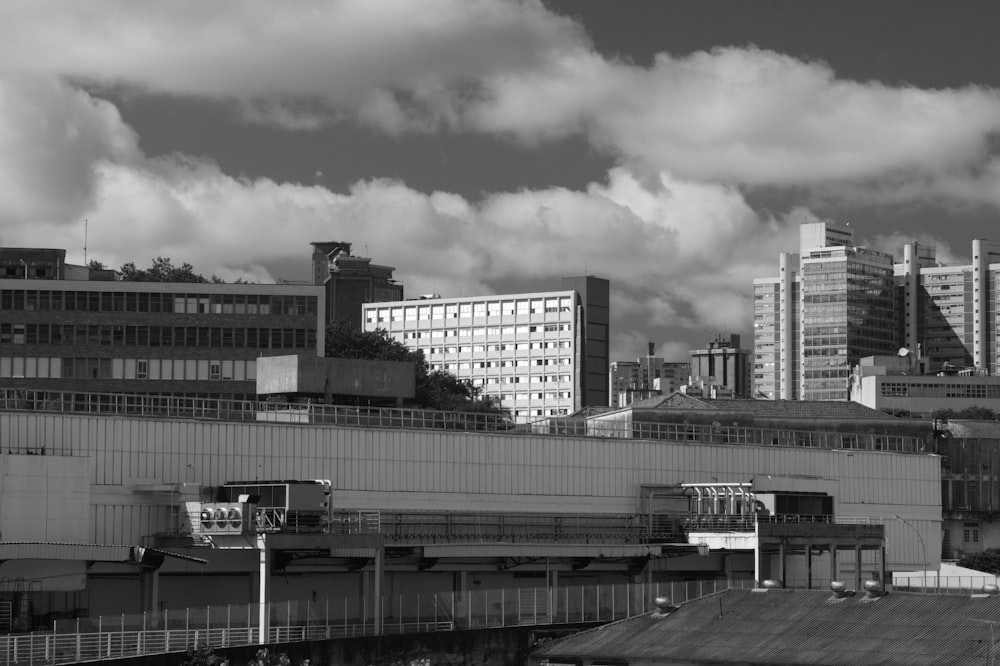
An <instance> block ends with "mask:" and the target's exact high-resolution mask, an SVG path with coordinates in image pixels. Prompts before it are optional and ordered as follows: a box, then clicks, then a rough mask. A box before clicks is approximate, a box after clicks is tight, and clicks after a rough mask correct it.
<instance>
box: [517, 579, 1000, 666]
mask: <svg viewBox="0 0 1000 666" xmlns="http://www.w3.org/2000/svg"><path fill="white" fill-rule="evenodd" d="M991 623H993V624H998V623H1000V596H996V595H993V596H986V595H975V596H972V597H970V596H946V595H924V594H909V593H902V592H896V593H891V594H888V595H885V596H882V597H879V598H876V599H868V598H866V597H864V596H862V595H858V596H855V597H847V598H842V599H837V598H835V597H834V596H833V595H832V594H831V593H830V592H823V591H802V590H797V591H792V590H769V591H767V592H762V591H753V590H729V591H727V592H722V593H720V594H717V595H711V596H709V597H705V598H702V599H699V600H697V601H693V602H689V603H686V604H683V605H681V606H680V607H679V608H678V609H677V610H675V611H674V612H672V613H668V614H659V613H652V614H646V615H642V616H639V617H636V618H632V619H629V620H622V621H620V622H615V623H612V624H608V625H604V626H602V627H599V628H597V629H591V630H588V631H583V632H581V633H578V634H574V635H573V636H569V637H567V638H564V639H561V640H558V641H553V642H551V643H546V644H544V645H542V646H541V647H539V648H538V649H536V650H535V651H534V652H533V653H532V655H531V656H532V658H533V660H534V662H535V663H538V662H539V661H540V660H541V659H548V660H549V662H557V661H562V660H573V659H590V660H594V659H601V660H604V659H608V660H615V661H616V662H621V661H629V660H631V661H639V662H642V663H643V664H650V665H653V664H677V663H685V664H730V663H733V664H821V665H825V664H831V665H832V664H905V665H906V666H923V665H924V664H926V665H927V666H931V665H932V664H935V665H937V664H956V665H957V664H971V663H990V662H989V654H990V652H989V651H990V646H991V629H992V630H993V632H994V633H1000V632H998V631H997V629H1000V627H995V626H994V627H991Z"/></svg>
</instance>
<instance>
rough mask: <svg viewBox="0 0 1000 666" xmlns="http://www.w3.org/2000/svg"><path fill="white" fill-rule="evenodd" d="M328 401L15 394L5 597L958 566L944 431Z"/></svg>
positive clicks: (38, 606) (136, 606) (403, 587)
mask: <svg viewBox="0 0 1000 666" xmlns="http://www.w3.org/2000/svg"><path fill="white" fill-rule="evenodd" d="M718 402H730V401H718ZM84 405H86V406H85V407H84ZM776 406H778V405H774V404H772V407H773V408H774V407H776ZM854 407H855V408H856V409H863V408H861V407H860V406H857V405H855V406H854ZM314 408H315V409H317V410H319V409H323V410H325V411H324V414H323V416H322V418H317V419H316V420H315V422H310V423H274V422H266V421H258V420H257V414H255V413H239V412H236V411H234V410H233V409H232V407H231V406H230V405H228V404H224V403H220V402H215V403H213V402H212V401H203V402H202V403H200V404H197V405H188V406H184V409H177V410H176V411H175V412H174V413H160V414H158V415H156V416H151V415H149V414H147V413H144V412H143V411H142V410H141V409H138V408H136V407H135V406H134V405H132V403H129V402H128V401H127V400H124V399H123V400H122V401H121V402H120V403H118V404H117V405H115V406H110V405H107V404H103V403H100V402H99V401H94V402H90V403H81V410H83V411H73V412H66V411H56V410H54V409H53V408H52V407H51V406H49V405H45V404H42V403H39V402H38V401H34V402H32V403H31V407H30V408H28V407H26V406H24V405H22V404H20V403H17V402H15V401H10V400H6V401H0V440H2V441H3V443H4V445H3V449H2V451H0V470H2V474H3V476H2V478H0V533H2V541H0V555H2V557H0V559H2V560H3V563H2V564H0V579H3V580H7V581H14V580H21V581H24V585H23V586H21V587H20V588H18V589H14V588H13V587H11V585H10V584H9V583H8V584H7V586H6V587H4V586H3V585H0V588H2V589H0V602H4V601H6V602H8V603H13V604H14V607H15V608H22V609H26V610H25V612H27V613H29V614H30V616H31V618H34V619H33V620H32V621H33V622H37V623H39V624H41V625H42V626H45V624H46V622H47V621H48V619H51V618H52V617H56V616H59V617H66V616H87V615H96V614H100V613H115V614H120V613H131V612H138V611H140V610H143V609H144V608H145V609H154V610H155V609H161V608H188V607H197V606H205V605H208V604H236V605H239V604H246V603H248V602H253V601H257V600H265V599H266V600H282V601H284V600H286V599H287V600H296V599H316V598H317V595H320V598H322V597H326V596H329V597H335V598H337V597H367V598H372V597H373V595H374V596H379V595H397V594H415V593H418V592H436V591H451V590H463V589H497V588H511V587H519V586H539V585H541V586H545V585H546V584H548V585H554V586H560V585H569V584H579V583H581V582H587V583H608V582H632V581H637V580H649V581H657V580H693V579H706V578H709V579H719V580H727V581H750V582H751V583H752V582H753V581H759V580H761V579H763V578H781V579H783V580H786V581H788V583H789V584H798V585H804V586H809V585H811V586H814V587H819V586H823V585H826V584H828V583H829V581H830V579H831V578H835V579H840V578H843V579H845V580H856V579H860V578H862V577H863V578H868V577H871V576H872V575H881V573H882V572H883V571H885V572H892V571H900V570H904V571H906V570H913V569H917V568H921V567H926V566H928V565H929V566H930V567H935V566H936V565H937V562H938V553H937V552H936V551H933V550H931V551H927V549H925V548H921V544H922V543H924V542H926V543H930V544H933V543H938V542H939V541H940V538H941V537H940V516H941V514H940V511H941V508H940V507H941V504H940V502H941V485H940V484H941V479H940V460H939V459H938V457H937V456H936V455H933V454H930V453H926V452H924V451H923V447H924V444H925V443H926V441H927V439H926V437H925V435H926V436H929V433H920V432H918V431H916V430H914V431H912V432H909V433H901V432H897V433H896V434H894V435H893V439H890V438H885V437H883V436H880V435H877V434H870V433H869V432H867V431H871V430H874V429H877V428H876V427H875V426H874V425H873V424H871V423H869V424H864V425H865V427H863V428H862V429H861V430H860V431H858V432H854V433H847V432H835V433H826V432H824V431H823V430H822V424H820V425H814V429H813V430H812V431H810V434H809V436H808V437H806V438H802V437H801V436H800V434H799V430H798V429H796V428H794V427H792V426H788V425H786V426H784V430H785V431H787V432H788V434H787V435H780V434H772V433H775V432H778V431H782V426H781V425H780V421H781V418H782V417H781V416H780V415H778V414H776V413H775V414H772V415H771V416H769V417H768V416H764V415H761V416H757V417H756V419H757V420H756V421H755V422H753V423H749V422H748V423H747V424H739V425H727V426H726V427H725V428H720V427H718V426H717V425H713V416H714V419H715V420H726V421H734V420H737V419H738V415H736V414H734V413H732V412H727V411H726V410H715V411H714V414H713V415H709V414H706V415H705V417H704V418H703V419H701V421H704V422H705V425H700V424H692V423H686V422H685V417H684V416H683V413H682V412H681V411H677V412H675V413H674V415H673V416H672V417H669V418H668V417H667V416H663V417H662V418H661V419H660V420H659V421H658V422H657V425H658V426H659V427H660V429H658V430H657V431H656V432H653V430H652V429H647V430H646V431H645V434H644V435H643V436H635V435H634V434H633V436H632V437H629V438H617V437H608V436H605V435H602V434H600V433H593V434H589V435H588V434H553V435H542V434H529V433H527V432H523V431H520V430H510V429H506V427H505V424H504V423H503V421H502V419H494V420H493V421H489V419H485V420H483V419H480V420H478V421H474V422H472V421H470V422H468V423H462V422H459V421H457V420H448V419H442V418H441V413H440V412H420V411H415V410H408V409H402V408H392V409H362V408H358V407H343V406H325V407H316V406H314ZM86 410H89V411H86ZM702 411H704V412H712V411H713V410H712V409H708V408H706V409H703V410H702ZM478 416H480V417H484V416H486V415H478ZM797 418H799V420H800V421H802V422H805V421H807V420H808V419H807V415H806V414H804V413H803V414H801V415H800V417H797ZM671 421H672V422H671ZM831 422H832V420H831ZM914 427H915V426H914ZM282 479H283V480H284V481H281V480H282ZM275 480H278V481H275ZM279 490H280V493H279V492H278V491H279ZM300 490H301V491H302V493H305V495H302V493H300V492H299V491H300ZM293 491H294V492H293ZM300 495H302V496H301V498H299V496H300ZM295 498H299V499H295ZM293 499H294V501H293ZM220 512H221V513H220ZM251 517H252V519H251ZM110 544H118V545H110ZM121 544H124V545H121ZM23 599H27V600H29V601H30V603H23V604H22V602H21V600H23Z"/></svg>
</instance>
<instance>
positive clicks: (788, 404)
mask: <svg viewBox="0 0 1000 666" xmlns="http://www.w3.org/2000/svg"><path fill="white" fill-rule="evenodd" d="M631 407H632V409H669V410H701V409H717V410H725V411H735V412H747V413H750V414H753V415H754V416H762V417H774V418H788V419H880V420H881V419H888V420H893V419H895V417H894V416H890V415H888V414H886V413H884V412H880V411H878V410H877V409H871V408H870V407H865V406H864V405H862V404H860V403H857V402H849V401H839V400H752V399H750V398H718V399H712V398H696V397H694V396H689V395H684V394H682V393H671V394H670V395H658V396H654V397H652V398H647V399H645V400H637V401H636V402H634V403H632V405H631Z"/></svg>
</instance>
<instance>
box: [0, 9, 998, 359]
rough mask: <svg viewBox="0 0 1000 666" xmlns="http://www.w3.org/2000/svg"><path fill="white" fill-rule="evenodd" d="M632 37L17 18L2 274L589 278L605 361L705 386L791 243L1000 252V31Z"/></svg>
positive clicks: (961, 22) (988, 20)
mask: <svg viewBox="0 0 1000 666" xmlns="http://www.w3.org/2000/svg"><path fill="white" fill-rule="evenodd" d="M621 7H622V5H619V4H618V3H606V2H581V1H574V2H569V1H566V2H547V3H544V4H542V3H538V2H528V1H526V2H512V3H507V2H487V1H485V0H482V1H478V0H477V1H475V2H468V1H462V2H458V1H449V0H435V1H433V2H427V3H410V2H391V1H388V0H387V1H386V2H381V3H377V2H365V3H353V2H342V3H326V2H323V3H313V4H305V5H303V4H299V5H294V6H283V5H271V4H267V3H245V2H241V3H235V2H234V3H227V2H220V3H214V4H213V5H212V6H211V8H206V7H204V6H203V5H202V4H199V3H174V4H170V5H163V6H157V5H140V4H137V3H130V2H120V1H114V0H106V1H104V2H98V3H91V4H89V5H87V7H86V9H84V8H82V7H78V6H76V5H62V4H60V3H55V2H30V3H29V2H24V3H17V2H14V3H6V4H5V6H4V7H2V8H0V37H2V38H3V39H0V63H2V64H0V120H2V122H3V125H2V126H3V127H4V128H5V130H4V131H3V132H0V174H3V176H4V177H3V178H2V179H0V245H4V246H35V247H57V248H66V249H67V250H68V259H69V260H70V261H76V262H82V261H83V259H84V246H85V245H86V248H87V258H88V259H97V260H100V261H104V262H105V263H107V264H108V265H110V266H113V267H117V266H118V265H120V264H121V263H123V262H126V261H135V262H136V263H137V264H138V265H146V264H148V262H149V261H150V260H151V259H152V258H153V257H156V256H168V257H171V258H172V259H173V260H174V262H175V263H181V262H190V263H191V264H193V265H194V268H195V270H196V271H197V272H200V273H204V274H206V275H208V274H213V273H215V274H218V275H220V276H222V277H224V278H227V279H235V278H239V277H243V278H248V279H251V280H261V281H268V280H272V281H273V280H274V279H278V278H284V279H302V280H305V279H308V277H309V265H310V249H309V243H310V242H313V241H329V240H342V241H346V242H350V243H352V244H353V245H354V251H355V253H356V254H359V255H363V256H370V257H372V259H373V260H374V261H376V262H378V263H383V264H388V265H392V266H395V267H396V269H397V270H396V278H397V279H398V280H399V281H400V282H401V283H402V284H403V285H404V286H405V287H406V296H407V297H413V296H416V295H418V294H423V293H440V294H441V295H442V296H446V297H457V296H471V295H487V294H491V293H510V292H527V291H538V290H544V289H548V288H552V287H553V286H554V285H555V284H557V280H558V279H559V278H561V277H563V276H571V275H585V274H593V275H597V276H600V277H603V278H607V279H609V280H610V282H611V289H612V294H611V307H612V311H611V318H612V329H611V354H610V356H611V359H612V360H616V359H631V358H635V357H636V356H637V355H640V354H642V353H643V351H644V350H645V348H646V344H647V341H654V342H656V343H657V353H658V355H660V356H663V357H664V358H665V359H667V360H682V359H685V358H687V350H688V349H689V348H697V347H699V346H702V345H703V344H704V342H705V341H707V340H708V339H710V338H711V336H712V335H714V334H715V333H716V332H730V331H731V332H734V333H740V334H742V335H743V336H744V337H745V338H747V339H749V338H750V337H752V336H751V335H750V334H751V333H752V293H753V278H755V277H767V276H771V275H773V272H774V266H775V265H776V261H777V257H778V253H779V252H782V251H787V252H793V251H795V249H796V247H797V238H798V224H799V223H800V222H803V221H813V220H834V221H838V222H848V223H850V224H851V225H852V227H853V228H854V229H855V238H856V241H857V243H858V244H859V245H862V246H866V247H871V248H873V249H878V250H883V251H888V252H892V253H894V254H896V255H897V256H896V259H897V261H898V260H899V258H900V257H899V253H900V250H901V248H902V245H903V243H904V242H908V241H912V240H917V241H920V242H921V243H927V244H933V245H936V246H937V248H938V251H937V256H938V259H939V261H941V262H942V263H958V262H962V263H964V262H966V261H968V257H967V256H966V255H967V252H968V250H967V248H968V246H969V240H970V239H972V238H983V237H986V238H989V237H990V235H991V234H993V236H994V237H996V236H997V234H994V233H993V231H992V226H993V225H991V224H990V222H991V221H992V220H993V219H994V218H995V217H996V213H997V207H998V206H1000V194H998V193H1000V158H998V151H997V141H996V137H997V135H998V131H1000V73H997V72H995V71H992V67H991V63H992V62H994V61H995V58H994V57H993V56H997V55H1000V45H997V44H995V43H994V40H992V35H990V29H991V26H992V25H994V24H995V19H996V18H997V14H998V10H996V9H994V8H993V6H992V5H991V4H990V3H985V2H970V3H963V4H962V5H960V6H959V7H958V8H955V7H944V6H941V5H938V4H934V3H926V2H917V3H911V2H906V3H903V2H898V1H890V2H884V3H878V4H877V5H876V6H868V5H867V4H861V3H836V4H834V3H814V2H803V3H785V2H763V1H760V2H749V3H739V4H737V3H724V2H713V1H710V2H697V3H696V2H671V3H656V4H654V3H648V4H638V3H635V4H631V3H630V4H628V5H626V7H627V8H626V9H625V10H622V9H621ZM53 17H58V18H53ZM720 17H724V20H720ZM178 45H183V46H184V48H177V46H178ZM85 227H86V228H87V236H86V238H85V237H84V228H85Z"/></svg>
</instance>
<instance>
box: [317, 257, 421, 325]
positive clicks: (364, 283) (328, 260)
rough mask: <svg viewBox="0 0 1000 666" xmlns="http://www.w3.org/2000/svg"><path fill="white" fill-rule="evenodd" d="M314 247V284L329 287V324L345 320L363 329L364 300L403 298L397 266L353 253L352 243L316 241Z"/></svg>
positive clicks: (379, 300) (375, 300) (327, 307)
mask: <svg viewBox="0 0 1000 666" xmlns="http://www.w3.org/2000/svg"><path fill="white" fill-rule="evenodd" d="M312 246H313V255H312V268H313V270H312V275H313V284H315V285H322V286H323V288H324V289H325V290H326V316H327V323H328V324H330V323H333V322H335V321H341V320H342V321H346V322H347V323H348V324H349V325H350V326H351V327H352V328H358V329H360V328H361V327H362V326H361V323H362V316H361V305H362V304H363V303H380V302H384V301H400V300H403V285H401V284H398V283H397V282H396V281H395V280H394V279H393V277H392V272H393V271H394V270H396V269H395V268H393V267H392V266H380V265H378V264H373V263H372V260H371V259H369V258H368V257H356V256H354V255H353V254H351V244H350V243H344V242H341V241H329V242H316V243H312Z"/></svg>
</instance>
